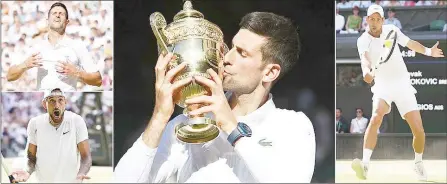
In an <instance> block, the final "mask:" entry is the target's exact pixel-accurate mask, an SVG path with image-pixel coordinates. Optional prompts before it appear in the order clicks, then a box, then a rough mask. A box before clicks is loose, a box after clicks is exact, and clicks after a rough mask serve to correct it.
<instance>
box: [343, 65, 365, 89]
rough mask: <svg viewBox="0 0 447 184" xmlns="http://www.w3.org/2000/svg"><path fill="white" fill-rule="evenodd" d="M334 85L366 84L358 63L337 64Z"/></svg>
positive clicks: (356, 85) (354, 85) (355, 85)
mask: <svg viewBox="0 0 447 184" xmlns="http://www.w3.org/2000/svg"><path fill="white" fill-rule="evenodd" d="M336 86H343V87H358V86H367V83H366V82H364V81H363V73H362V68H361V67H360V66H359V65H338V66H337V67H336Z"/></svg>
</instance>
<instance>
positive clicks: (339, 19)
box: [335, 7, 345, 33]
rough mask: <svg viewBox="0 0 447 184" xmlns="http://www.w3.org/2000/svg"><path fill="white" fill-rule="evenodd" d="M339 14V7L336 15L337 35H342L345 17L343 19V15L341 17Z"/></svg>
mask: <svg viewBox="0 0 447 184" xmlns="http://www.w3.org/2000/svg"><path fill="white" fill-rule="evenodd" d="M339 12H340V9H339V8H338V7H337V9H336V14H335V31H336V32H337V33H340V31H341V30H342V29H343V27H344V26H345V17H343V15H340V14H339Z"/></svg>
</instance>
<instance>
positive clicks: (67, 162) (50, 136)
mask: <svg viewBox="0 0 447 184" xmlns="http://www.w3.org/2000/svg"><path fill="white" fill-rule="evenodd" d="M49 118H50V117H49V114H48V113H45V114H42V115H39V116H37V117H34V118H32V119H31V120H30V121H29V124H28V130H27V132H28V143H29V144H34V145H36V146H37V155H36V157H37V162H36V170H35V174H36V176H37V179H38V181H39V182H43V183H54V182H56V183H61V182H63V183H65V182H70V183H76V182H78V181H77V180H76V176H77V174H78V171H79V167H80V162H81V161H80V159H81V156H80V153H79V150H78V147H77V145H78V143H80V142H82V141H84V140H88V132H87V126H86V124H85V121H84V119H82V117H81V116H79V115H77V114H75V113H73V112H71V111H65V112H64V120H63V121H62V123H61V125H60V126H59V128H57V129H56V127H54V126H53V125H51V124H50V122H49Z"/></svg>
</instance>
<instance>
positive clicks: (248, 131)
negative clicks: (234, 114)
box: [238, 123, 251, 136]
mask: <svg viewBox="0 0 447 184" xmlns="http://www.w3.org/2000/svg"><path fill="white" fill-rule="evenodd" d="M238 125H239V126H238V128H239V131H240V132H241V133H242V134H243V135H245V136H251V129H250V127H249V126H248V125H247V124H245V123H239V124H238Z"/></svg>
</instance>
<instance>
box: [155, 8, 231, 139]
mask: <svg viewBox="0 0 447 184" xmlns="http://www.w3.org/2000/svg"><path fill="white" fill-rule="evenodd" d="M149 21H150V25H151V28H152V31H153V33H154V35H155V37H156V39H157V45H158V54H162V53H167V52H171V53H173V54H174V55H175V59H174V60H173V61H171V62H169V64H168V69H172V68H174V67H175V66H177V65H179V64H181V63H186V64H187V65H186V68H185V69H183V70H182V71H181V72H179V73H178V74H177V75H176V76H175V77H174V82H176V81H178V80H181V79H184V78H187V77H191V76H197V75H200V76H203V77H206V78H209V79H210V78H211V76H210V75H209V74H208V73H207V72H206V71H207V70H208V69H210V68H211V69H213V70H214V71H215V72H216V73H218V74H219V76H220V77H221V76H222V75H221V74H222V68H223V61H224V56H225V53H226V52H228V47H227V45H226V44H225V43H224V41H223V33H222V31H221V29H220V28H219V27H218V26H217V25H215V24H213V23H211V22H209V21H208V20H206V19H204V16H203V14H202V13H200V12H199V11H197V10H194V9H193V7H192V3H191V2H190V1H185V3H184V5H183V10H181V11H180V12H178V13H177V14H176V15H175V16H174V21H173V22H172V23H170V24H168V25H167V24H166V20H165V18H164V17H163V15H162V14H161V13H159V12H155V13H152V14H151V16H150V19H149ZM210 94H211V92H210V90H209V89H207V88H206V87H204V86H202V85H200V84H198V83H196V82H195V81H193V82H191V83H190V84H188V85H186V86H184V87H182V88H180V89H179V90H178V91H176V92H174V96H173V99H174V102H175V103H176V104H177V105H178V106H180V107H182V108H184V111H183V113H184V114H185V115H187V116H188V118H187V120H186V121H185V122H181V123H180V124H179V125H176V127H175V134H176V137H177V139H178V140H180V141H182V142H185V143H204V142H208V141H211V140H213V139H214V138H216V137H217V136H218V135H219V129H218V127H217V126H216V122H215V121H214V120H212V119H211V118H209V117H205V115H204V114H200V115H196V116H190V115H188V112H189V111H192V110H194V109H198V108H200V107H202V106H203V104H193V105H188V106H187V105H185V100H187V99H189V98H193V97H196V96H200V95H210Z"/></svg>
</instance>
